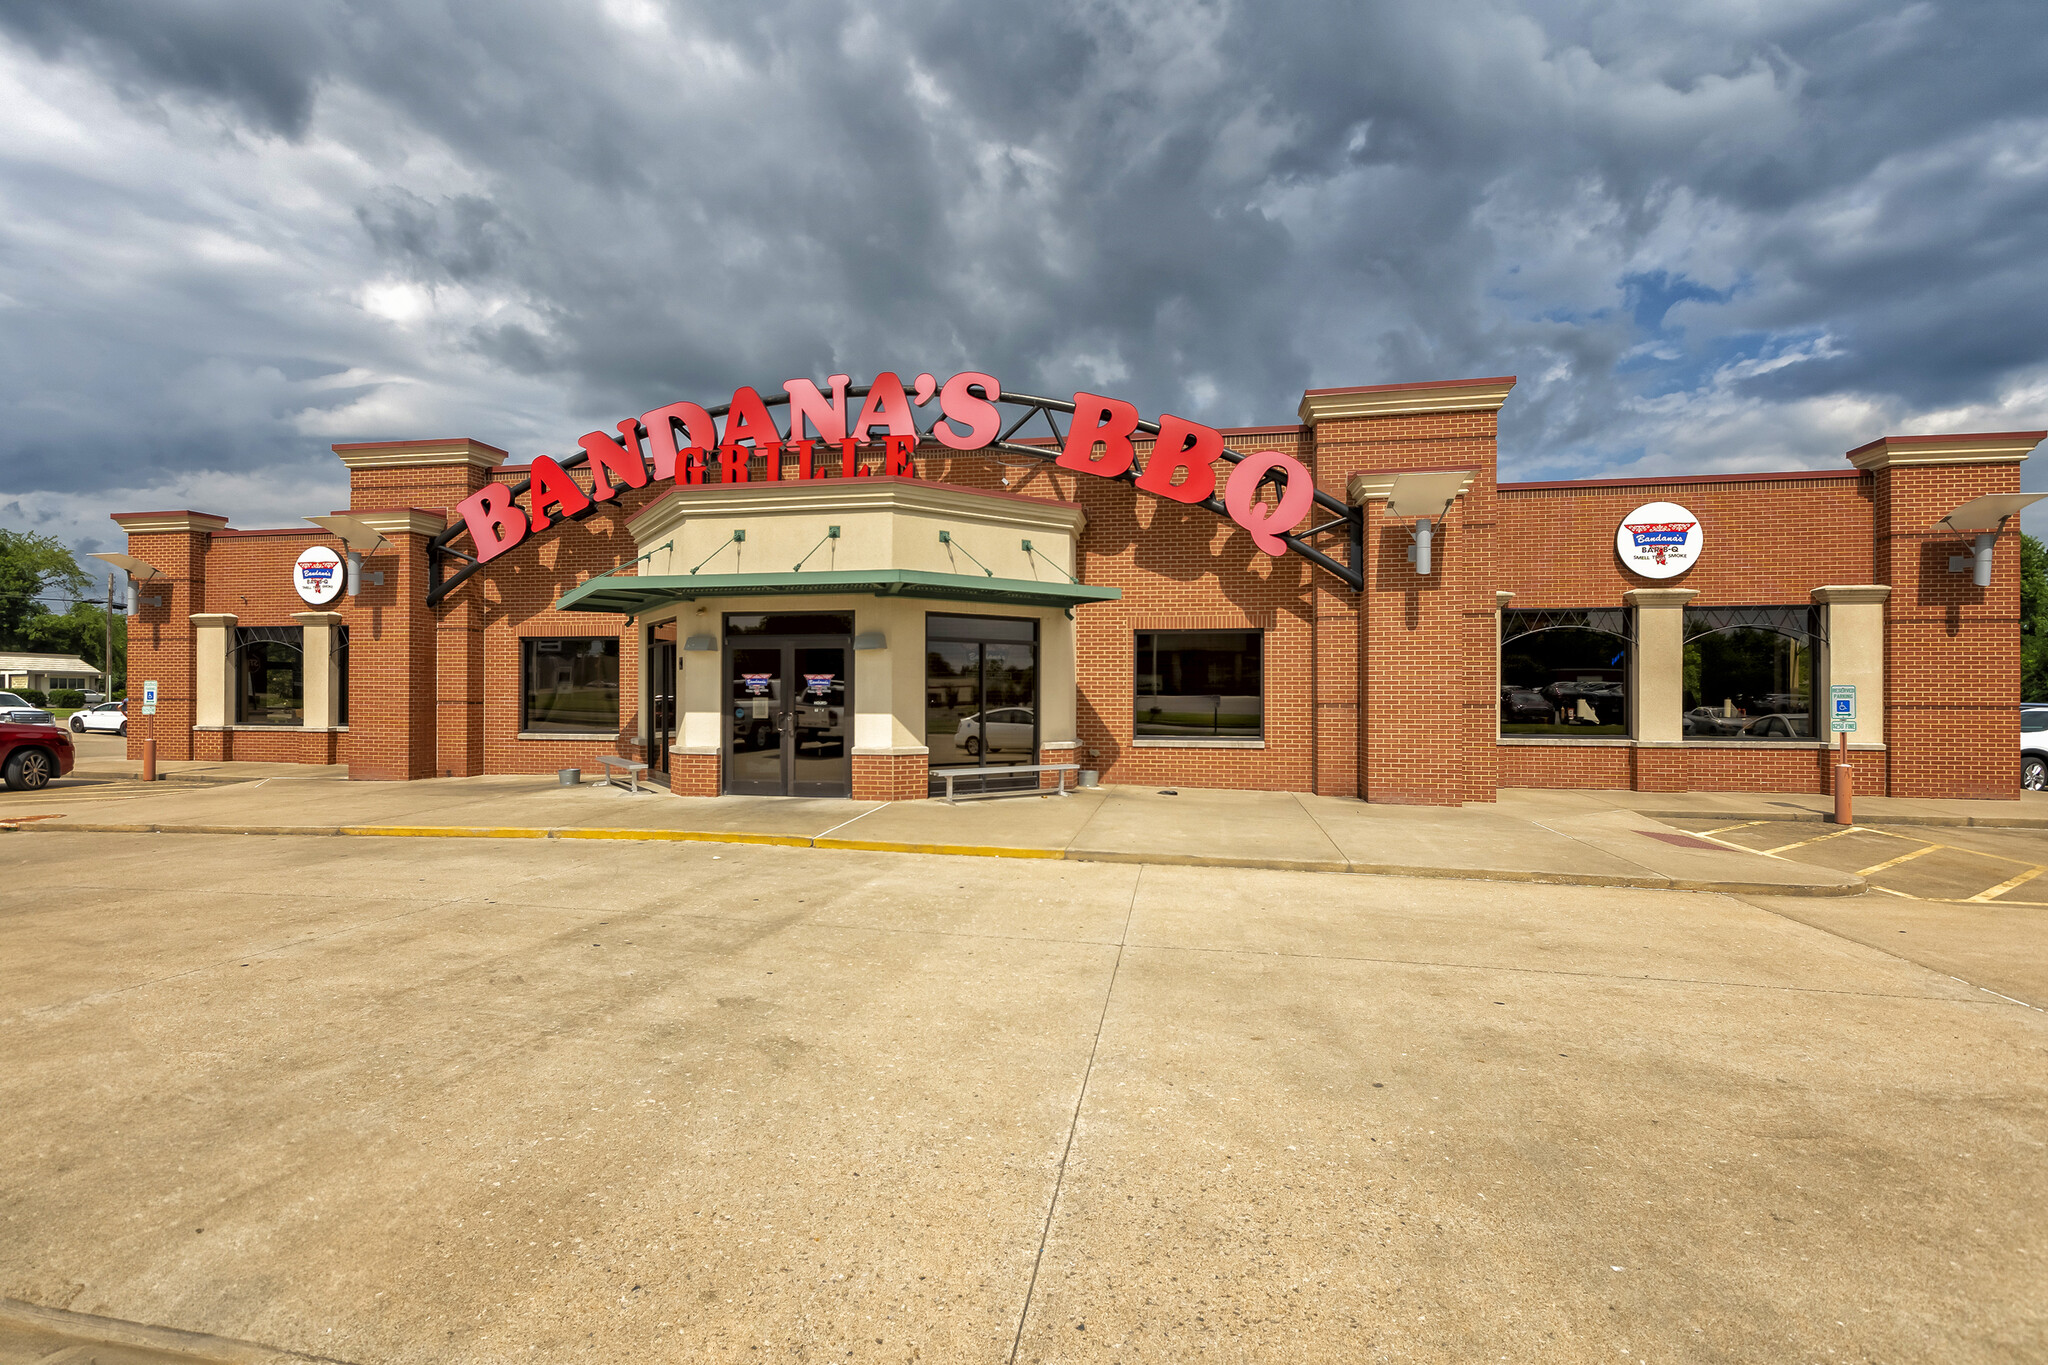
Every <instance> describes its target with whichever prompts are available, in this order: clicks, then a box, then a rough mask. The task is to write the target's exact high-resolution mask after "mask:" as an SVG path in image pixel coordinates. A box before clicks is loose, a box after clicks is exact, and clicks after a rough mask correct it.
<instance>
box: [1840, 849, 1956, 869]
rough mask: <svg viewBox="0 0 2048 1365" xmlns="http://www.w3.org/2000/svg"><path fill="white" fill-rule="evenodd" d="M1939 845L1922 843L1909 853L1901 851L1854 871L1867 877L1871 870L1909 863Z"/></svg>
mask: <svg viewBox="0 0 2048 1365" xmlns="http://www.w3.org/2000/svg"><path fill="white" fill-rule="evenodd" d="M1940 847H1942V845H1940V844H1922V845H1921V846H1920V847H1919V848H1916V849H1914V850H1913V851H1912V852H1911V853H1901V854H1900V855H1899V856H1898V857H1896V858H1890V859H1887V860H1886V861H1884V862H1881V863H1872V864H1871V865H1870V866H1869V867H1864V868H1858V869H1857V871H1856V875H1857V876H1859V877H1868V876H1869V875H1870V874H1871V873H1873V872H1882V871H1884V870H1885V869H1886V868H1888V867H1897V866H1898V865H1899V864H1900V863H1910V862H1912V861H1913V860H1914V859H1915V858H1922V857H1925V856H1926V855H1928V854H1929V853H1932V852H1934V850H1936V849H1938V848H1940Z"/></svg>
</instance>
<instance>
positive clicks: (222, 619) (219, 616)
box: [185, 611, 241, 630]
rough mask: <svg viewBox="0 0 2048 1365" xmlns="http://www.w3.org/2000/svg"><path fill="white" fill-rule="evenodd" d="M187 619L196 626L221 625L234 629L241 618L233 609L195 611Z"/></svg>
mask: <svg viewBox="0 0 2048 1365" xmlns="http://www.w3.org/2000/svg"><path fill="white" fill-rule="evenodd" d="M185 619H186V620H188V621H190V622H191V623H192V624H193V625H195V626H221V627H224V628H226V629H230V630H232V629H233V628H234V624H235V622H236V621H238V620H239V619H241V618H239V617H237V616H236V615H235V614H234V613H233V612H231V611H195V612H193V613H192V614H191V615H190V616H188V617H186V618H185Z"/></svg>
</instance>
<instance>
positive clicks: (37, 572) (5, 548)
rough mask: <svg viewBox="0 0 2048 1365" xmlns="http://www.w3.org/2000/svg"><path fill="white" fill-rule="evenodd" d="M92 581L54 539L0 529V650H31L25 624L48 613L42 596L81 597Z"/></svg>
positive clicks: (27, 532) (27, 629)
mask: <svg viewBox="0 0 2048 1365" xmlns="http://www.w3.org/2000/svg"><path fill="white" fill-rule="evenodd" d="M91 591H92V579H91V578H89V577H87V576H86V572H85V570H83V569H81V568H79V567H78V561H77V560H75V559H73V558H72V557H71V551H70V550H68V549H66V548H65V547H64V542H63V541H61V540H59V539H57V538H56V537H55V536H45V535H38V534H37V533H36V532H34V531H10V530H8V529H7V528H6V527H4V526H0V649H25V648H33V647H34V646H32V645H31V644H30V636H29V622H31V621H33V620H35V619H36V618H37V617H41V616H47V615H49V614H50V608H49V606H48V605H47V604H45V603H44V602H43V601H42V600H41V599H42V598H43V596H44V595H45V594H58V595H61V596H64V597H71V598H83V597H85V596H86V594H88V593H90V592H91Z"/></svg>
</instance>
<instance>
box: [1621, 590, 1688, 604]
mask: <svg viewBox="0 0 2048 1365" xmlns="http://www.w3.org/2000/svg"><path fill="white" fill-rule="evenodd" d="M1699 595H1700V590H1699V589H1698V588H1630V589H1629V590H1628V591H1627V592H1625V593H1623V594H1622V595H1621V600H1622V601H1624V602H1626V603H1628V604H1629V605H1630V606H1632V607H1665V608H1670V607H1682V606H1684V605H1685V604H1686V603H1688V602H1690V601H1692V599H1693V598H1695V597H1698V596H1699Z"/></svg>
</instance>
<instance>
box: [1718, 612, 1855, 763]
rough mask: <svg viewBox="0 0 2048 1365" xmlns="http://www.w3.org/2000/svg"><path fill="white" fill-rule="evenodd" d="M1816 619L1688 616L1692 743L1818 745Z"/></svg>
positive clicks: (1774, 614) (1763, 615) (1741, 614)
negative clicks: (1789, 742) (1795, 742)
mask: <svg viewBox="0 0 2048 1365" xmlns="http://www.w3.org/2000/svg"><path fill="white" fill-rule="evenodd" d="M1815 618H1816V614H1815V613H1814V612H1813V611H1812V610H1811V609H1809V608H1806V607H1702V608H1692V607H1688V608H1686V611H1685V714H1684V728H1685V737H1686V738H1687V739H1692V740H1704V739H1754V740H1778V741H1784V740H1806V741H1809V742H1810V741H1812V740H1813V739H1814V738H1815V737H1816V735H1817V734H1818V732H1819V727H1818V726H1817V725H1816V724H1815V719H1814V685H1813V684H1814V678H1813V670H1814V664H1815V661H1816V657H1817V656H1816V654H1815V651H1814V642H1815V640H1816V638H1817V637H1818V635H1819V631H1818V629H1817V621H1816V619H1815ZM1821 737H1822V738H1825V736H1821Z"/></svg>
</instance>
